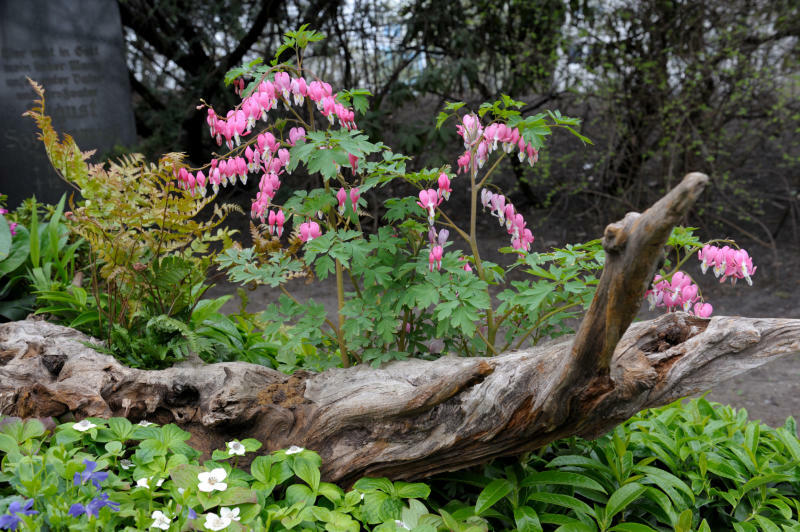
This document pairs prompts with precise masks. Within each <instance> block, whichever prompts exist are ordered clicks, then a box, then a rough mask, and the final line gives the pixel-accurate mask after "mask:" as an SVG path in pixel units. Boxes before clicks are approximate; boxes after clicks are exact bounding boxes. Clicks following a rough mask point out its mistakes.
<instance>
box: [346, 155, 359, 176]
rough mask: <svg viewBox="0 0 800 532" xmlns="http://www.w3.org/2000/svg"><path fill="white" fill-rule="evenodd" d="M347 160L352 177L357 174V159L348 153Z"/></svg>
mask: <svg viewBox="0 0 800 532" xmlns="http://www.w3.org/2000/svg"><path fill="white" fill-rule="evenodd" d="M347 158H348V159H349V160H350V168H352V169H353V175H355V173H356V172H358V157H356V156H355V155H353V154H352V153H348V154H347Z"/></svg>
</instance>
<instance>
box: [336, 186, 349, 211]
mask: <svg viewBox="0 0 800 532" xmlns="http://www.w3.org/2000/svg"><path fill="white" fill-rule="evenodd" d="M346 199H347V191H346V190H345V189H344V187H342V188H340V189H339V192H337V193H336V200H337V201H338V202H339V209H338V210H339V214H344V202H345V200H346Z"/></svg>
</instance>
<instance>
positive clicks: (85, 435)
mask: <svg viewBox="0 0 800 532" xmlns="http://www.w3.org/2000/svg"><path fill="white" fill-rule="evenodd" d="M796 429H797V427H796V425H795V423H794V421H793V420H792V419H791V418H790V419H789V420H787V422H786V424H785V426H783V427H779V428H777V429H773V428H770V427H767V426H765V425H760V424H758V423H755V422H750V421H748V420H747V413H746V412H745V411H744V410H739V411H736V410H734V409H732V408H730V407H725V406H721V405H715V404H713V403H709V402H707V401H706V400H705V399H697V400H693V401H689V402H687V403H685V404H680V403H675V404H672V405H669V406H666V407H663V408H660V409H654V410H650V411H646V412H643V413H641V414H639V415H638V416H636V417H635V418H633V419H631V420H629V421H628V422H626V423H625V424H623V425H621V426H620V427H618V428H617V429H616V430H614V431H613V432H611V433H609V434H607V435H605V436H603V437H601V438H599V439H598V440H596V441H586V440H583V439H580V438H568V439H565V440H560V441H557V442H555V443H553V444H551V445H550V446H548V447H546V448H544V449H542V450H540V451H538V452H536V453H532V454H529V455H527V456H526V457H523V458H522V459H521V460H511V459H508V460H500V461H496V462H493V463H491V464H489V465H487V466H484V467H483V468H480V469H472V470H469V471H467V472H462V473H456V474H449V475H446V476H440V477H436V478H433V479H431V480H430V481H429V483H427V484H424V483H407V482H399V481H398V482H392V481H390V480H388V479H386V478H362V479H359V480H358V481H356V482H355V484H354V485H353V487H352V488H351V489H350V490H349V491H346V490H344V489H342V488H341V487H340V486H337V485H335V484H332V483H329V482H325V481H323V480H322V478H321V474H320V467H321V460H320V457H319V456H318V455H317V454H316V453H314V452H313V451H311V450H308V449H302V448H300V447H295V446H292V447H290V448H289V449H285V450H279V451H275V452H272V453H269V454H265V455H261V456H257V457H255V458H254V459H252V460H249V458H251V457H252V456H247V455H250V453H254V452H257V451H259V449H260V447H261V443H260V442H258V441H257V440H254V439H243V440H241V441H239V440H232V441H230V442H227V444H226V446H225V448H224V449H217V450H215V451H214V452H213V453H212V456H211V459H210V460H203V461H201V460H200V453H199V452H198V451H196V450H194V449H193V448H192V447H191V446H189V445H188V444H187V440H188V439H189V434H188V433H187V432H185V431H183V430H181V429H180V428H178V427H176V426H175V425H171V424H169V425H164V426H158V425H155V424H152V423H148V422H147V421H140V422H139V423H137V424H134V423H131V422H130V421H128V420H127V419H122V418H113V419H108V420H104V419H96V418H89V419H86V420H83V421H81V422H80V423H74V422H67V423H63V424H61V425H59V426H57V427H56V428H55V430H54V431H53V433H52V434H50V433H48V431H46V430H45V428H44V427H43V426H42V424H41V423H40V422H39V421H37V420H28V421H25V422H22V421H19V420H13V419H8V418H6V419H3V418H0V516H4V515H6V516H11V515H12V513H11V512H10V508H11V504H12V503H14V502H16V503H17V506H16V508H19V507H21V506H22V505H24V504H29V505H30V508H29V509H30V510H31V511H32V512H35V513H32V514H30V515H29V514H24V513H14V514H13V515H15V516H16V517H17V518H18V519H19V520H20V521H19V522H20V523H24V524H25V526H27V527H28V528H30V529H45V528H46V527H49V528H50V529H68V528H80V529H86V528H87V527H105V528H107V529H113V530H122V529H124V528H125V527H132V529H138V530H144V529H148V528H151V527H152V526H153V524H154V523H155V522H159V523H162V524H164V526H165V527H166V528H163V529H164V530H167V529H169V530H185V529H186V528H187V527H195V528H202V527H206V528H208V529H214V528H213V527H211V526H209V523H212V524H213V523H217V524H218V525H220V527H221V528H222V526H223V525H224V527H230V528H226V529H229V530H326V531H331V532H335V531H359V530H373V531H383V532H386V531H392V532H394V531H398V530H414V531H418V532H431V531H433V532H435V531H445V530H450V531H460V532H481V531H487V530H498V531H499V530H515V531H520V532H521V531H543V530H546V531H552V530H558V531H561V532H567V531H570V530H577V531H604V530H607V531H621V532H627V531H631V532H647V531H654V530H655V531H674V530H678V531H683V532H690V531H696V532H711V531H716V530H735V531H737V532H738V531H743V532H750V531H757V530H793V529H795V528H796V527H797V526H799V525H800V521H799V520H798V519H799V518H798V515H799V514H800V503H798V501H800V441H798V439H797V436H796ZM244 458H248V462H250V465H249V468H246V469H244V468H240V467H239V462H240V460H242V459H244ZM98 499H99V500H100V503H102V504H101V505H99V503H97V502H95V503H94V506H91V505H92V501H97V500H98ZM29 501H33V502H32V503H31V502H29ZM108 503H111V504H108ZM76 505H78V507H77V508H76ZM98 506H99V507H98ZM90 508H93V509H94V510H96V512H95V513H94V515H92V514H90V513H89V512H88V510H89V509H90ZM81 509H82V511H80V510H81Z"/></svg>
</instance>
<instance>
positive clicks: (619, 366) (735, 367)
mask: <svg viewBox="0 0 800 532" xmlns="http://www.w3.org/2000/svg"><path fill="white" fill-rule="evenodd" d="M706 181H707V178H706V177H705V176H703V175H701V174H690V175H689V176H687V177H686V178H685V179H684V181H683V183H681V185H680V186H678V187H677V188H676V189H674V190H673V191H672V192H670V193H669V194H668V195H667V196H665V197H664V198H663V199H662V200H660V201H659V202H658V203H656V204H655V205H654V206H653V207H651V208H650V209H648V210H647V211H645V213H643V214H641V215H635V214H629V215H628V216H626V217H625V219H624V220H622V221H621V222H618V223H617V224H611V225H609V227H608V228H607V229H606V233H605V237H604V239H603V244H604V246H605V247H606V250H607V262H606V267H605V269H604V272H603V275H602V278H601V281H600V284H599V287H598V291H597V295H596V297H595V300H594V301H593V303H592V306H591V307H590V309H589V311H588V312H587V314H586V317H585V318H584V321H583V323H582V325H581V327H580V329H579V331H578V333H577V334H576V335H575V337H569V338H564V339H561V340H560V341H558V342H554V343H551V344H548V345H544V346H537V347H534V348H531V349H526V350H521V351H516V352H511V353H506V354H503V355H500V356H497V357H493V358H452V357H444V358H441V359H439V360H435V361H422V360H407V361H397V362H392V363H390V364H387V365H385V366H384V367H382V368H380V369H373V368H370V367H366V366H357V367H353V368H347V369H336V370H329V371H326V372H324V373H319V374H317V373H311V372H297V373H295V374H293V375H291V376H289V375H284V374H282V373H279V372H277V371H274V370H271V369H268V368H264V367H261V366H256V365H253V364H247V363H243V362H233V363H222V364H213V365H208V366H193V365H190V364H184V365H181V366H176V367H173V368H170V369H166V370H160V371H144V370H135V369H131V368H127V367H125V366H122V365H121V364H119V363H118V362H117V361H116V360H115V359H113V358H112V357H109V356H106V355H101V354H98V353H97V352H95V351H94V350H92V349H90V348H88V347H86V346H85V345H84V343H82V342H85V341H87V339H86V338H85V337H84V336H83V335H81V334H80V333H78V332H76V331H74V330H71V329H68V328H65V327H61V326H57V325H53V324H50V323H47V322H43V321H32V320H28V321H21V322H15V323H9V324H4V325H1V326H0V412H1V413H3V414H6V415H17V416H21V417H46V416H65V415H74V416H75V417H76V418H83V417H88V416H97V417H110V416H125V417H128V418H129V419H131V420H132V421H138V420H140V419H148V420H149V421H155V422H159V423H170V422H174V423H176V424H178V425H179V426H181V427H183V428H185V429H186V430H188V431H190V432H191V433H192V434H193V440H192V442H191V443H193V444H194V445H195V446H197V447H198V448H200V449H201V450H204V451H210V450H212V449H215V448H223V447H224V442H225V441H229V440H231V439H232V438H245V437H254V438H257V439H259V440H261V441H262V442H263V443H264V451H268V450H272V449H277V448H281V447H288V446H290V445H299V446H302V447H306V448H310V449H313V450H315V451H317V452H319V453H320V455H321V456H322V458H323V475H324V477H325V478H326V479H328V480H331V481H338V482H343V483H349V482H352V481H354V480H355V479H357V478H359V477H360V476H363V475H373V476H384V475H385V476H389V477H391V478H395V479H401V478H402V479H411V478H420V477H425V476H428V475H431V474H434V473H438V472H443V471H452V470H455V469H460V468H463V467H467V466H470V465H473V464H478V463H482V462H485V461H487V460H490V459H492V458H496V457H500V456H507V455H514V454H518V453H522V452H525V451H530V450H533V449H536V448H539V447H541V446H543V445H546V444H547V443H549V442H551V441H553V440H556V439H559V438H563V437H566V436H570V435H580V436H584V437H594V436H598V435H600V434H603V433H604V432H606V431H608V430H610V429H611V428H613V427H614V426H616V425H617V424H619V423H621V422H622V421H624V420H626V419H628V418H629V417H631V416H632V415H634V414H635V413H636V412H638V411H639V410H641V409H644V408H648V407H654V406H659V405H663V404H666V403H669V402H671V401H674V400H675V399H678V398H680V397H684V396H686V395H689V394H693V393H698V392H702V391H704V390H707V389H709V388H710V387H711V386H712V385H713V384H714V383H716V382H720V381H722V380H725V379H727V378H730V377H732V376H734V375H736V374H738V373H741V372H743V371H747V370H748V369H751V368H754V367H757V366H759V365H761V364H764V363H766V362H769V361H770V360H773V359H775V358H776V357H779V356H786V355H790V354H794V353H797V352H798V351H800V320H789V319H752V318H740V317H715V318H712V319H710V320H708V319H700V318H696V317H692V316H689V315H687V314H684V313H672V314H667V315H664V316H662V317H660V318H658V319H656V320H652V321H646V322H639V323H635V324H633V325H631V322H632V320H633V317H634V315H635V313H636V311H637V310H638V308H639V306H640V304H641V300H642V296H643V293H644V291H645V290H646V288H647V286H648V283H649V282H650V279H651V278H652V275H653V273H654V271H655V268H656V265H657V263H658V261H659V260H660V257H661V252H662V248H663V244H664V242H665V241H666V238H667V236H668V235H669V232H670V229H671V227H672V225H673V224H675V223H676V222H677V221H678V220H680V218H681V217H682V216H683V215H684V214H685V213H686V211H687V210H688V209H689V207H690V206H691V204H692V203H693V201H694V200H695V199H696V198H697V196H698V195H699V194H700V192H701V191H702V188H703V186H704V185H705V183H706Z"/></svg>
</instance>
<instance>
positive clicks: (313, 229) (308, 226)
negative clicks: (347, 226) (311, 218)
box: [300, 222, 322, 242]
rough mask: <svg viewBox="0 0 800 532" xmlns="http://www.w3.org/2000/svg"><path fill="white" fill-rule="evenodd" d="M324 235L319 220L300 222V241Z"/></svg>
mask: <svg viewBox="0 0 800 532" xmlns="http://www.w3.org/2000/svg"><path fill="white" fill-rule="evenodd" d="M319 236H322V231H321V230H320V228H319V224H318V223H317V222H304V223H301V224H300V241H301V242H308V241H309V240H314V239H315V238H317V237H319Z"/></svg>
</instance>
